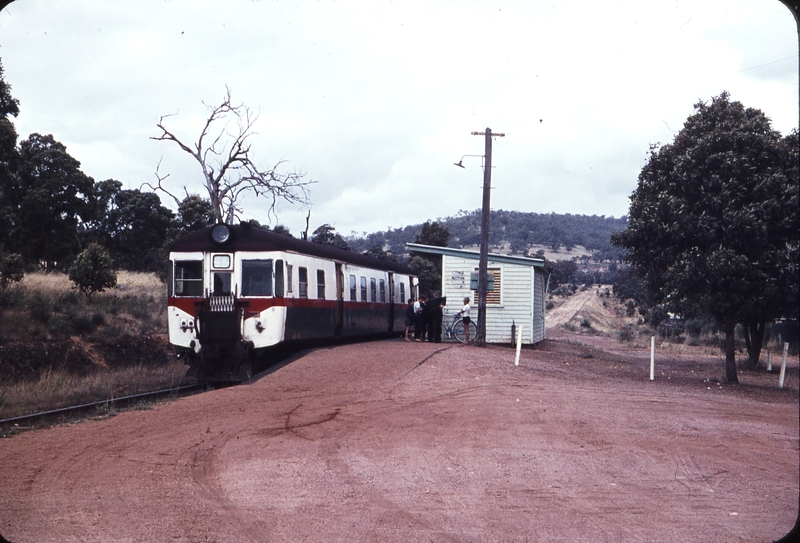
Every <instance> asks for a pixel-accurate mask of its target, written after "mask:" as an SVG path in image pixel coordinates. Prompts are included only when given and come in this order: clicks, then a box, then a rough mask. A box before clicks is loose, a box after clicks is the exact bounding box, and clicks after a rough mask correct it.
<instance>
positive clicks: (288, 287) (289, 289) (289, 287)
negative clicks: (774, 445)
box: [286, 264, 294, 294]
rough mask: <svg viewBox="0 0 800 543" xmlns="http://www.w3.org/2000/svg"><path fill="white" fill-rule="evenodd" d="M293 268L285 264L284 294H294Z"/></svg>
mask: <svg viewBox="0 0 800 543" xmlns="http://www.w3.org/2000/svg"><path fill="white" fill-rule="evenodd" d="M293 269H294V266H292V265H291V264H286V292H288V293H289V294H291V293H292V292H294V282H293V281H292V277H293V276H292V270H293Z"/></svg>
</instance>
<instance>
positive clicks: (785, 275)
mask: <svg viewBox="0 0 800 543" xmlns="http://www.w3.org/2000/svg"><path fill="white" fill-rule="evenodd" d="M695 109H696V111H695V113H694V114H693V115H692V116H690V117H689V118H688V119H687V121H686V123H685V124H684V127H683V129H682V130H681V131H680V132H679V133H678V134H677V136H676V137H675V141H674V142H673V143H672V144H668V145H662V146H658V145H655V146H653V147H652V148H651V151H650V158H649V161H648V163H647V164H646V165H645V167H644V168H643V170H642V172H641V173H640V175H639V181H638V186H637V188H636V190H635V191H634V193H633V195H632V196H631V207H630V215H629V226H628V228H627V229H626V230H625V231H623V232H622V233H619V234H615V235H614V237H613V242H614V243H615V244H617V245H619V246H621V247H624V248H625V249H627V250H628V256H627V259H628V260H629V261H630V262H631V263H632V264H633V265H634V269H635V270H636V272H637V274H638V275H640V276H641V277H642V279H643V280H644V284H645V287H646V289H647V292H648V294H649V296H650V298H651V300H653V301H654V302H656V303H661V304H664V305H665V306H666V307H667V309H668V310H670V311H672V312H675V313H678V314H682V315H691V314H705V315H709V316H713V317H714V318H716V319H717V320H718V322H719V323H720V324H721V325H722V326H723V329H724V330H725V332H726V378H727V380H728V381H732V382H737V381H738V378H737V376H736V360H735V350H734V329H735V326H736V324H737V323H743V324H747V323H754V322H755V323H761V324H762V326H761V334H762V337H763V323H764V322H766V321H768V320H771V319H775V318H777V317H781V316H789V315H790V314H793V313H796V312H797V305H796V304H797V292H798V290H797V261H798V226H799V225H798V183H797V175H798V174H797V134H796V132H794V133H792V134H790V135H789V136H787V137H786V138H781V135H780V134H779V133H778V132H777V131H775V130H773V129H772V128H771V126H770V121H769V119H768V118H767V117H766V116H765V115H764V114H763V113H762V112H761V111H759V110H757V109H752V108H745V107H744V106H743V105H742V104H741V103H740V102H735V101H730V99H729V95H728V93H727V92H723V93H722V94H721V95H720V96H718V97H715V98H713V99H712V100H711V102H710V103H705V102H698V103H697V104H695ZM759 348H760V345H759Z"/></svg>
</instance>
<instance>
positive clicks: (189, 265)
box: [175, 260, 203, 296]
mask: <svg viewBox="0 0 800 543" xmlns="http://www.w3.org/2000/svg"><path fill="white" fill-rule="evenodd" d="M202 295H203V262H202V261H200V260H181V261H178V262H175V296H202Z"/></svg>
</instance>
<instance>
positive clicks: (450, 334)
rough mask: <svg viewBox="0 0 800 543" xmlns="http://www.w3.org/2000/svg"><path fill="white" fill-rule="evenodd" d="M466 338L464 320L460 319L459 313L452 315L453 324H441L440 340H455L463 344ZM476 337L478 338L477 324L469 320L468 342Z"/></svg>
mask: <svg viewBox="0 0 800 543" xmlns="http://www.w3.org/2000/svg"><path fill="white" fill-rule="evenodd" d="M466 336H467V334H466V331H465V327H464V319H463V318H461V313H455V314H453V322H451V323H450V324H449V325H448V324H447V323H444V322H443V323H442V338H455V339H456V341H458V342H459V343H464V340H465V339H466ZM476 337H478V323H477V322H475V321H473V320H471V321H470V323H469V340H470V341H475V338H476Z"/></svg>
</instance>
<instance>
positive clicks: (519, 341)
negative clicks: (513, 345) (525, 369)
mask: <svg viewBox="0 0 800 543" xmlns="http://www.w3.org/2000/svg"><path fill="white" fill-rule="evenodd" d="M521 349H522V325H521V324H520V325H519V327H517V356H516V358H514V365H515V366H519V353H520V350H521Z"/></svg>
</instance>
